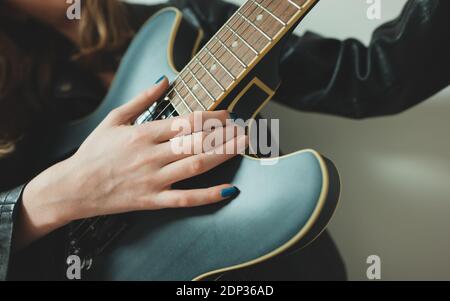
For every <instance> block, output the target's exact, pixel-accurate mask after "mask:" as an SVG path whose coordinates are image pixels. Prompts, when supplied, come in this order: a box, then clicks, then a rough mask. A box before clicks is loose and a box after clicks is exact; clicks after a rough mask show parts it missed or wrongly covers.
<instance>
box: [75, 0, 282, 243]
mask: <svg viewBox="0 0 450 301" xmlns="http://www.w3.org/2000/svg"><path fill="white" fill-rule="evenodd" d="M253 1H258V0H250V1H249V2H253ZM274 1H275V0H271V1H270V2H269V4H268V5H267V7H268V8H270V5H272V4H273V3H274ZM247 3H248V2H246V3H244V4H243V5H242V6H241V8H239V9H238V10H237V11H236V12H235V13H234V14H233V15H232V16H231V17H230V19H232V18H235V17H236V15H237V12H238V11H240V9H242V8H243V7H244V6H245V4H247ZM260 4H261V3H260ZM249 9H250V7H247V8H246V10H245V11H243V12H240V13H248V12H249V11H248V10H249ZM257 9H258V6H257V5H256V4H254V9H253V11H252V13H253V12H255V11H256V10H257ZM239 21H241V24H242V23H245V24H246V27H245V29H244V30H243V31H242V33H241V36H244V35H245V34H246V33H248V32H246V30H248V29H249V28H251V27H252V25H251V24H249V23H248V22H245V20H243V19H242V17H241V18H236V19H235V20H234V22H233V23H232V24H228V23H226V24H228V26H230V27H232V26H234V25H236V23H237V22H239ZM266 22H268V20H267V19H266V20H265V22H264V23H262V25H265V24H266ZM225 27H226V26H225V25H224V26H223V27H222V28H220V29H219V30H218V32H217V33H216V34H215V35H214V36H213V37H212V38H211V40H210V41H209V42H208V43H206V44H205V46H204V47H203V48H202V49H201V50H200V51H199V52H198V54H197V55H196V56H195V57H194V58H193V60H195V59H196V58H197V56H198V55H199V54H200V53H201V52H206V51H204V49H205V48H206V47H208V46H209V44H210V42H211V41H212V40H213V39H214V38H215V37H216V36H217V35H219V34H220V33H221V32H222V31H223V29H224V28H225ZM277 34H278V33H277ZM233 35H234V34H233V33H232V32H231V34H230V36H229V38H227V39H226V41H225V42H229V40H230V38H232V37H233ZM222 36H223V34H222ZM263 39H264V38H263V37H262V36H261V37H260V38H258V40H257V41H256V42H255V44H258V43H259V42H260V41H261V40H263ZM218 44H219V42H218V41H216V42H215V44H214V45H212V46H210V48H209V49H212V48H214V46H217V45H218ZM267 46H268V45H266V46H265V47H267ZM249 52H250V50H248V51H247V52H246V53H245V55H246V54H248V53H249ZM226 53H227V52H226V51H224V53H223V54H222V55H221V56H220V57H216V59H221V58H222V57H223V56H224V55H225V54H226ZM205 57H206V54H204V55H203V56H202V57H201V58H197V59H198V60H200V61H201V60H202V59H204V58H205ZM209 60H213V58H212V57H210V58H209ZM230 60H231V56H230V58H229V59H228V60H227V61H226V62H225V65H226V63H227V62H229V61H230ZM236 64H238V62H235V64H234V65H236ZM188 66H189V65H188ZM200 69H201V66H199V68H198V69H197V71H195V72H193V74H194V75H197V74H198V71H199V70H200ZM191 70H192V69H191ZM184 71H185V70H184V69H183V70H182V71H181V72H180V73H179V75H178V76H177V77H176V79H175V80H174V82H175V81H176V80H177V79H178V77H180V75H181V74H182V73H183V72H184ZM192 71H193V70H192ZM205 73H206V72H205ZM205 76H206V74H204V76H203V77H201V78H199V79H200V80H201V79H203V78H204V77H205ZM174 88H175V87H173V88H172V89H171V90H170V91H169V92H168V93H166V95H169V94H170V93H171V92H172V91H173V90H174ZM227 88H228V87H227ZM179 104H181V102H179V103H178V104H175V105H174V104H173V103H171V102H170V104H169V105H167V106H166V107H165V108H164V109H163V110H162V111H161V113H160V114H158V116H157V117H156V118H155V119H158V118H159V117H160V115H161V114H162V113H164V111H165V110H166V109H167V108H168V107H169V106H170V105H172V106H173V107H174V108H175V107H176V106H178V105H179ZM155 110H156V108H155ZM175 111H176V109H174V111H172V113H171V114H170V115H169V117H170V116H171V115H172V114H173V113H174V112H175ZM101 218H102V217H97V218H95V219H94V221H93V222H92V223H91V224H90V226H92V225H95V224H96V223H97V222H98V220H99V219H101ZM88 220H89V219H84V220H83V221H81V222H80V225H78V226H77V228H76V229H75V230H74V231H77V230H78V229H79V228H80V227H81V226H82V225H83V224H84V223H85V222H87V221H88ZM86 232H87V231H84V233H83V235H81V236H80V237H79V238H78V239H77V240H78V241H79V240H81V239H82V238H83V237H84V236H85V235H86V234H87V233H86Z"/></svg>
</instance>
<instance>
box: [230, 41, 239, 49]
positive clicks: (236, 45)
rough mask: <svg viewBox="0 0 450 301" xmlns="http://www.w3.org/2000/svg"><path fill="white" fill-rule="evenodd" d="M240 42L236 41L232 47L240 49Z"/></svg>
mask: <svg viewBox="0 0 450 301" xmlns="http://www.w3.org/2000/svg"><path fill="white" fill-rule="evenodd" d="M238 45H239V42H238V41H234V42H233V44H231V47H233V48H236V47H238Z"/></svg>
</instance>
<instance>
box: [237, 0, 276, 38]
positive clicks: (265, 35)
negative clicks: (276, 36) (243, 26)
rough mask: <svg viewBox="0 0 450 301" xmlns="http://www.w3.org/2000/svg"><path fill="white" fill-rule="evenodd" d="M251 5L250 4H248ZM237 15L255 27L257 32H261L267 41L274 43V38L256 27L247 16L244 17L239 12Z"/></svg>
mask: <svg viewBox="0 0 450 301" xmlns="http://www.w3.org/2000/svg"><path fill="white" fill-rule="evenodd" d="M248 3H250V2H248ZM237 14H238V15H239V16H240V17H241V18H243V19H244V20H245V21H247V23H249V24H250V25H251V26H253V27H254V28H255V29H256V30H257V31H259V32H260V33H261V34H262V35H263V36H264V37H265V38H266V39H267V40H269V41H270V42H272V40H273V39H272V38H271V37H269V36H268V35H267V34H266V33H265V32H264V31H262V30H261V29H260V28H259V27H258V26H256V25H255V24H254V23H253V22H252V21H250V20H249V19H247V17H246V16H244V15H243V14H241V13H240V12H239V11H238V12H237Z"/></svg>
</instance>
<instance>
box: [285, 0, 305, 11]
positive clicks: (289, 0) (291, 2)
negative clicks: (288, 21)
mask: <svg viewBox="0 0 450 301" xmlns="http://www.w3.org/2000/svg"><path fill="white" fill-rule="evenodd" d="M288 2H289V3H290V4H292V5H294V6H295V7H296V8H297V9H299V10H300V9H302V7H301V6H300V5H298V4H297V3H295V2H294V1H292V0H288Z"/></svg>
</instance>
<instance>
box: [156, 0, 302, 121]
mask: <svg viewBox="0 0 450 301" xmlns="http://www.w3.org/2000/svg"><path fill="white" fill-rule="evenodd" d="M255 2H256V3H258V4H259V5H264V7H266V6H267V9H268V10H269V11H271V13H272V14H275V15H276V13H275V10H276V8H278V7H276V8H274V9H275V10H274V11H272V10H271V9H270V6H271V5H272V4H274V0H270V2H269V3H267V4H264V3H260V2H258V0H250V1H248V2H246V3H245V4H247V3H253V5H254V9H253V12H254V11H256V10H257V9H261V12H265V11H264V9H262V8H260V7H259V6H258V5H257V4H255ZM245 4H244V5H245ZM300 10H301V9H300ZM300 10H299V9H296V12H295V13H293V15H292V17H293V16H295V14H296V13H298V12H299V11H300ZM239 12H240V11H239ZM246 12H248V8H247V10H246V11H243V12H240V13H241V14H243V15H244V16H245V14H246ZM268 15H269V16H270V14H268ZM271 17H272V18H266V19H265V21H263V22H262V23H261V25H260V29H261V28H263V26H264V25H267V22H269V20H270V19H274V20H272V21H276V19H275V18H274V17H273V16H271ZM232 18H233V17H232ZM239 20H240V21H241V24H242V23H245V24H246V28H245V29H244V30H243V31H242V32H241V33H240V35H239V33H238V32H236V33H237V34H234V33H233V32H231V31H230V30H228V32H231V34H230V36H229V37H228V38H227V39H226V41H225V43H226V42H228V41H229V40H230V38H233V36H235V35H236V36H237V37H238V38H243V35H245V34H246V33H247V32H246V30H247V29H248V28H252V27H253V26H255V25H256V24H255V25H252V24H254V23H252V22H248V21H247V22H246V21H245V19H243V18H242V17H241V18H238V19H237V21H236V22H238V21H239ZM236 22H235V23H233V24H231V26H233V25H234V24H236ZM279 23H280V22H279ZM227 25H228V26H230V24H228V23H227ZM282 25H283V27H285V25H284V24H282ZM261 30H262V29H261ZM281 30H282V28H280V30H279V31H278V32H277V33H276V34H275V35H274V36H273V37H271V39H273V38H275V37H277V36H278V35H279V34H280V32H281ZM221 31H222V29H221V30H219V31H218V34H220V33H221ZM252 32H253V31H252ZM222 35H224V34H222ZM266 39H267V38H266V37H264V36H262V35H260V37H259V38H258V40H257V41H256V42H255V43H256V44H258V43H259V42H260V41H261V40H266ZM218 43H220V42H216V44H215V45H213V46H211V48H213V47H214V46H216V45H217V44H218ZM269 45H270V41H269V43H268V44H267V45H265V46H264V48H265V47H267V46H269ZM247 48H248V50H247V51H246V52H244V54H243V55H246V54H248V53H249V52H252V53H253V51H251V49H250V48H249V47H247ZM225 53H228V52H224V54H225ZM236 55H240V54H236ZM258 55H259V54H258ZM204 57H205V55H204V56H203V57H202V58H204ZM211 59H212V58H210V60H211ZM230 59H231V56H230ZM228 61H229V60H228ZM191 69H193V68H191ZM201 69H202V67H201V66H199V67H198V69H197V71H198V70H201ZM244 70H245V69H244ZM191 71H192V70H191ZM197 71H195V72H192V73H193V75H194V76H195V75H197V74H198V72H197ZM183 72H184V70H183V71H182V72H180V75H181V74H182V73H183ZM205 76H206V77H207V73H206V72H205V74H204V76H203V77H201V78H200V80H201V79H203V78H204V77H205ZM197 78H198V77H197ZM177 79H178V78H176V79H175V80H177ZM215 79H216V80H217V78H215ZM177 84H180V82H176V85H175V86H174V87H173V88H172V89H171V90H170V91H169V93H168V94H170V93H172V90H174V89H177ZM184 86H185V84H184V83H183V85H182V88H184ZM186 86H187V85H186ZM182 88H179V89H182ZM228 88H229V86H228V87H227V89H228ZM186 90H187V96H186V97H188V95H189V94H190V92H189V86H187V87H186ZM177 92H178V90H177ZM168 94H167V95H168ZM177 94H179V93H177ZM177 97H178V98H180V101H179V102H178V103H174V102H173V101H171V102H170V103H169V104H168V105H167V106H166V107H165V108H164V110H163V111H161V113H160V114H159V115H158V117H159V116H160V115H161V114H164V112H165V111H166V109H167V108H168V107H169V106H170V105H172V106H173V107H174V110H172V112H171V113H170V114H169V115H168V117H167V118H169V117H171V116H172V115H173V113H175V112H177V108H176V107H177V106H178V105H180V104H182V103H183V104H184V102H185V101H183V100H185V99H184V98H183V97H181V95H177ZM172 100H173V99H172ZM215 102H216V101H214V102H213V104H214V103H215ZM185 106H186V105H185ZM186 107H187V108H188V110H190V107H188V106H186Z"/></svg>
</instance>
